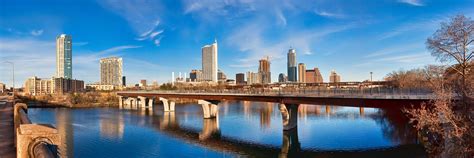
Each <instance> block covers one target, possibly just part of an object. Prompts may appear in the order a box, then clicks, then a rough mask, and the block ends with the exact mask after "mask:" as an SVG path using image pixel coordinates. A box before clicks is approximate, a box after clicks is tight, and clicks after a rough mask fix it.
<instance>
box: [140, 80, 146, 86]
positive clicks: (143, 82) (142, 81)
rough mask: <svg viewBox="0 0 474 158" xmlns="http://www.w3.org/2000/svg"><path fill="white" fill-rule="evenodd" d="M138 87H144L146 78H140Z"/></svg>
mask: <svg viewBox="0 0 474 158" xmlns="http://www.w3.org/2000/svg"><path fill="white" fill-rule="evenodd" d="M139 85H140V87H146V86H147V85H146V80H140V84H139Z"/></svg>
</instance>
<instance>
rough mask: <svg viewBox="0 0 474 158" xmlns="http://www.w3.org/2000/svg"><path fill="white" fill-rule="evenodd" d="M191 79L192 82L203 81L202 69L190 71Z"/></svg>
mask: <svg viewBox="0 0 474 158" xmlns="http://www.w3.org/2000/svg"><path fill="white" fill-rule="evenodd" d="M189 79H190V80H191V82H199V81H202V71H201V70H191V72H190V73H189Z"/></svg>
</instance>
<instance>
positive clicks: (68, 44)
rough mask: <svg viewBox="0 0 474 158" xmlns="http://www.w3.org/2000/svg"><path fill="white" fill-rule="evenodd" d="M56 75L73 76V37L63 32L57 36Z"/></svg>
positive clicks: (69, 77) (68, 77)
mask: <svg viewBox="0 0 474 158" xmlns="http://www.w3.org/2000/svg"><path fill="white" fill-rule="evenodd" d="M56 77H58V78H59V77H62V78H66V79H71V78H72V37H71V36H70V35H66V34H61V35H59V36H58V37H56Z"/></svg>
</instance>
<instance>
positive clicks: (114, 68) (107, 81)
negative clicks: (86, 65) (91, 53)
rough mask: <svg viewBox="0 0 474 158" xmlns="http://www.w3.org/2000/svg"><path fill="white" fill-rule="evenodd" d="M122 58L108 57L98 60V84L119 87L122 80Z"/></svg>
mask: <svg viewBox="0 0 474 158" xmlns="http://www.w3.org/2000/svg"><path fill="white" fill-rule="evenodd" d="M122 64H123V61H122V58H119V57H108V58H102V59H100V84H102V85H114V86H120V85H122V84H123V82H122V79H123V76H122Z"/></svg>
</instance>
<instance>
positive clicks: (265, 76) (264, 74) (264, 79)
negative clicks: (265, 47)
mask: <svg viewBox="0 0 474 158" xmlns="http://www.w3.org/2000/svg"><path fill="white" fill-rule="evenodd" d="M258 62H259V66H258V73H259V74H260V76H261V77H260V78H261V83H262V84H269V83H271V82H272V78H271V72H270V59H269V58H268V56H267V57H266V58H263V59H260V60H259V61H258Z"/></svg>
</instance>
